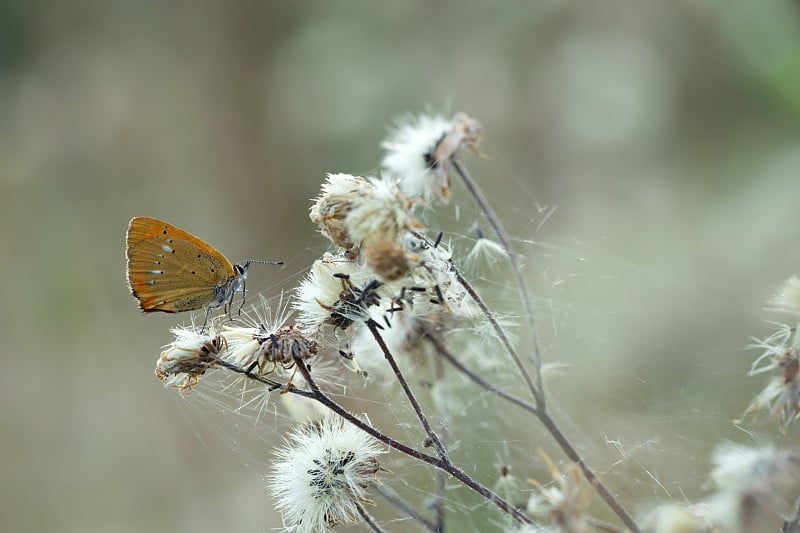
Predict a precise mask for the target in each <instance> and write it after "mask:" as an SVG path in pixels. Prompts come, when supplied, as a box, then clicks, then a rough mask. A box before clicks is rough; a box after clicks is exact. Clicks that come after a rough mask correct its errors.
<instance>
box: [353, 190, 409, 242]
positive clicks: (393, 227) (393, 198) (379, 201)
mask: <svg viewBox="0 0 800 533" xmlns="http://www.w3.org/2000/svg"><path fill="white" fill-rule="evenodd" d="M370 184H371V185H372V190H371V191H370V192H369V193H368V194H362V195H359V196H357V197H355V198H354V199H353V203H352V209H351V210H350V211H349V212H348V213H347V217H346V219H345V224H346V226H347V232H348V234H349V235H350V237H351V239H352V241H353V242H354V243H356V244H358V243H361V242H363V241H365V240H367V239H368V238H374V237H380V238H381V239H384V240H389V241H396V240H398V239H399V238H400V237H402V236H403V235H404V234H405V232H407V231H411V230H414V229H419V228H421V227H422V226H421V224H420V223H419V222H418V221H417V220H416V219H415V218H414V216H413V215H412V214H411V209H412V207H413V206H414V203H415V202H414V201H409V200H407V199H406V198H405V197H404V196H403V195H402V193H401V192H400V189H399V188H398V187H397V182H396V181H395V180H390V179H387V178H384V179H381V180H373V181H371V182H370Z"/></svg>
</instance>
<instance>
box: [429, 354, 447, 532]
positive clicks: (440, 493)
mask: <svg viewBox="0 0 800 533" xmlns="http://www.w3.org/2000/svg"><path fill="white" fill-rule="evenodd" d="M434 364H435V367H436V383H438V384H441V383H444V363H442V358H441V357H436V358H435V363H434ZM434 394H435V391H434ZM434 404H435V405H436V406H437V407H438V408H439V426H440V429H439V433H440V439H441V442H442V446H443V447H446V446H447V441H448V440H449V433H448V431H447V426H448V425H449V420H448V410H447V403H446V401H445V397H444V396H443V395H441V396H440V398H439V400H438V401H434ZM446 488H447V474H446V473H445V472H443V471H442V470H439V471H437V472H436V499H435V500H434V504H433V511H434V513H435V516H436V533H444V518H445V515H444V491H445V489H446Z"/></svg>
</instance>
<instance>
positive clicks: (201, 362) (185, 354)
mask: <svg viewBox="0 0 800 533" xmlns="http://www.w3.org/2000/svg"><path fill="white" fill-rule="evenodd" d="M170 331H171V332H172V334H173V335H175V340H173V341H172V342H171V343H170V344H169V345H167V347H166V348H165V349H164V351H162V352H161V356H160V357H159V358H158V360H156V377H157V378H158V379H159V380H161V381H164V382H165V383H166V384H167V385H171V386H174V387H178V388H180V389H186V388H189V387H192V386H194V385H196V384H197V382H198V380H199V379H200V378H199V376H201V375H203V374H205V372H206V370H208V368H209V367H211V366H213V364H214V363H215V362H216V360H217V358H218V357H222V355H221V354H222V352H223V351H225V349H226V347H227V342H226V340H225V338H224V337H222V336H220V335H215V334H211V333H209V334H203V333H200V331H199V330H197V329H196V328H193V327H191V328H186V327H179V328H173V329H172V330H170Z"/></svg>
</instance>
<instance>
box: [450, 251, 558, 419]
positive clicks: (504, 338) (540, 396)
mask: <svg viewBox="0 0 800 533" xmlns="http://www.w3.org/2000/svg"><path fill="white" fill-rule="evenodd" d="M450 269H451V270H452V272H453V274H455V276H456V279H457V280H458V283H460V284H461V286H462V287H464V290H466V291H467V294H469V296H470V298H472V300H473V301H474V302H475V303H476V304H477V305H478V308H480V310H481V312H482V313H483V316H485V317H486V320H488V321H489V324H491V325H492V328H493V329H494V331H495V333H496V334H497V336H498V337H499V338H500V342H502V343H503V346H505V348H506V351H507V352H508V353H509V355H510V356H511V359H512V360H513V361H514V364H515V365H516V366H517V369H518V370H519V371H520V373H521V374H522V377H523V379H524V380H525V383H526V384H527V385H528V389H529V390H530V391H531V394H533V397H534V399H535V400H536V404H537V405H540V406H544V405H545V399H544V391H543V390H542V389H539V388H537V387H536V386H534V384H533V381H531V376H530V374H528V371H527V369H526V368H525V366H524V365H523V364H522V360H521V359H520V357H519V354H517V350H516V349H515V348H514V345H513V344H511V341H510V340H509V338H508V335H506V332H505V330H504V329H503V328H502V327H501V326H500V324H499V323H498V322H497V318H496V317H495V316H494V313H492V310H491V309H489V306H488V305H486V302H484V301H483V298H481V295H480V294H478V291H476V290H475V287H473V286H472V284H471V283H470V282H469V281H467V279H466V278H465V277H464V276H463V275H461V272H460V271H459V270H458V268H457V267H456V264H455V263H454V262H453V260H452V259H451V260H450ZM537 373H538V370H537ZM540 386H541V384H540Z"/></svg>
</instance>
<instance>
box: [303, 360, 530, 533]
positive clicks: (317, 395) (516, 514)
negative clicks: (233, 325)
mask: <svg viewBox="0 0 800 533" xmlns="http://www.w3.org/2000/svg"><path fill="white" fill-rule="evenodd" d="M295 364H296V365H297V366H298V368H299V370H300V373H302V374H303V377H304V378H305V380H306V383H308V386H309V388H310V389H311V391H310V392H311V394H310V395H308V397H310V398H312V399H314V400H316V401H318V402H319V403H321V404H322V405H324V406H325V407H327V408H328V409H330V410H331V411H333V412H334V413H336V414H337V415H339V416H341V417H342V418H344V419H345V420H347V421H348V422H350V423H351V424H353V425H354V426H356V427H358V428H359V429H361V430H362V431H364V432H365V433H367V434H369V435H371V436H372V437H374V438H375V439H377V440H379V441H380V442H382V443H384V444H386V445H387V446H389V447H390V448H393V449H395V450H397V451H399V452H402V453H404V454H406V455H408V456H410V457H413V458H414V459H418V460H420V461H422V462H424V463H428V464H429V465H431V466H433V467H435V468H438V469H440V470H444V471H445V472H447V473H448V474H450V475H451V476H453V477H454V478H456V479H457V480H459V481H460V482H461V483H462V484H464V485H465V486H467V487H469V488H470V489H472V490H474V491H475V492H477V493H478V494H480V495H481V496H482V497H483V498H484V499H486V500H487V501H490V502H492V503H493V504H494V505H495V506H497V507H498V508H499V509H501V510H502V511H503V512H505V513H506V514H509V515H511V516H512V517H513V518H514V519H515V520H517V521H518V522H520V523H522V524H528V525H532V526H533V527H535V528H537V530H539V531H542V532H544V530H543V529H541V528H539V527H538V526H537V525H536V524H535V523H534V522H533V520H531V519H530V518H529V517H527V516H526V515H525V514H523V513H522V512H520V511H519V510H518V509H516V508H515V507H514V506H513V505H511V504H510V503H508V502H507V501H505V500H504V499H503V498H501V497H500V496H498V495H497V494H495V493H494V492H492V491H491V490H489V489H488V488H487V487H485V486H483V485H482V484H481V483H479V482H478V481H476V480H474V479H473V478H472V477H471V476H470V475H469V474H467V473H466V472H464V471H463V470H461V469H460V468H458V467H457V466H455V465H454V464H453V463H452V462H450V460H449V459H441V458H438V457H434V456H432V455H428V454H425V453H422V452H419V451H417V450H415V449H413V448H410V447H409V446H406V445H405V444H403V443H401V442H398V441H396V440H394V439H392V438H391V437H389V436H387V435H384V434H383V433H381V432H380V431H378V430H376V429H374V428H373V427H372V426H369V425H368V424H366V423H364V422H362V421H361V420H360V419H359V418H357V417H356V416H354V415H352V414H351V413H349V412H348V411H347V410H346V409H345V408H343V407H342V406H340V405H339V404H337V403H336V402H335V401H333V400H331V399H330V398H329V397H328V396H327V395H326V394H325V393H324V392H322V391H321V390H320V388H319V386H318V385H317V383H316V381H314V378H313V377H311V372H310V371H309V370H308V368H307V367H306V365H305V362H303V361H302V360H301V359H299V358H295ZM295 390H296V389H294V388H292V389H289V392H294V391H295Z"/></svg>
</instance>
